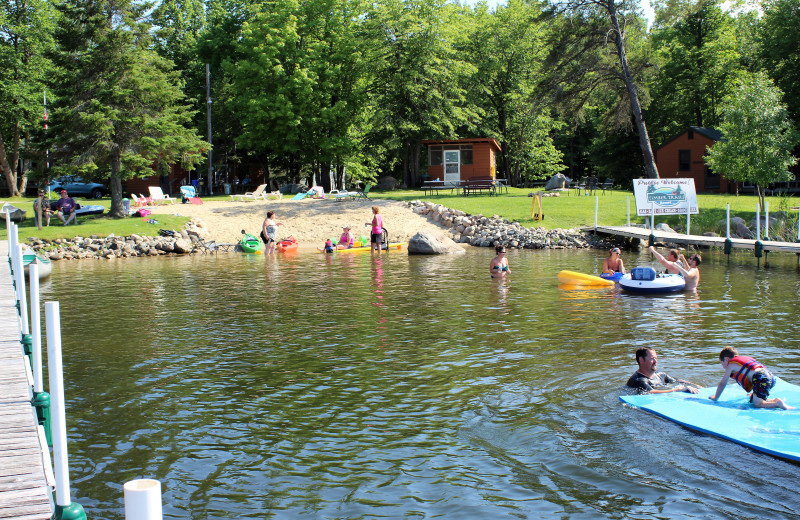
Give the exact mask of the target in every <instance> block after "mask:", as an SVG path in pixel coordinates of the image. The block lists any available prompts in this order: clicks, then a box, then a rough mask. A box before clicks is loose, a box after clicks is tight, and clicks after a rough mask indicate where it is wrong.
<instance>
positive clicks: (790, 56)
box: [758, 0, 800, 124]
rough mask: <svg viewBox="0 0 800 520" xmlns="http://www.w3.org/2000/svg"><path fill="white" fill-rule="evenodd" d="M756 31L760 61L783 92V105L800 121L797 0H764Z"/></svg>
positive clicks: (799, 20) (799, 21)
mask: <svg viewBox="0 0 800 520" xmlns="http://www.w3.org/2000/svg"><path fill="white" fill-rule="evenodd" d="M763 9H764V17H763V19H762V21H761V24H760V27H759V29H760V31H759V33H758V34H759V36H758V40H759V56H760V58H761V64H762V65H763V67H764V70H766V71H767V72H768V74H769V76H770V77H771V78H772V79H773V80H774V81H775V84H776V85H778V87H780V89H781V90H783V92H784V93H785V98H784V99H785V100H786V107H787V108H788V109H789V113H790V115H791V117H792V119H793V120H794V122H795V124H800V30H799V29H798V28H800V2H798V1H797V0H766V1H765V2H764V4H763Z"/></svg>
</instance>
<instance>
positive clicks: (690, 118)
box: [647, 0, 744, 141]
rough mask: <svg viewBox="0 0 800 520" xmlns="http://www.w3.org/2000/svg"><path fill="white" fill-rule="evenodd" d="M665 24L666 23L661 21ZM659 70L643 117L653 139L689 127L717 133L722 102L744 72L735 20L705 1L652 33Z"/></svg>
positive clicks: (713, 0)
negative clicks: (652, 134) (713, 128)
mask: <svg viewBox="0 0 800 520" xmlns="http://www.w3.org/2000/svg"><path fill="white" fill-rule="evenodd" d="M662 18H664V17H662ZM651 40H652V44H653V46H654V48H655V49H656V56H657V58H656V59H657V60H658V61H659V62H660V68H659V71H658V73H657V74H656V76H655V78H654V81H653V85H652V87H651V95H652V97H653V98H654V99H657V100H658V103H653V104H652V105H651V106H650V109H649V110H648V111H647V116H648V120H649V121H650V123H651V127H653V128H655V129H656V130H654V136H656V137H657V138H658V140H660V141H663V140H665V139H667V138H669V137H671V136H673V135H675V134H676V133H678V132H680V131H682V130H683V129H685V128H686V127H687V126H700V127H717V125H719V123H720V119H721V110H720V103H721V102H722V97H723V96H724V95H725V93H726V92H728V91H729V90H730V89H731V88H732V86H733V85H734V83H735V81H736V79H737V77H738V76H739V75H740V74H741V73H743V72H744V68H743V66H742V63H741V61H740V54H739V52H738V50H737V38H736V25H735V21H734V18H733V17H732V16H731V15H729V14H727V13H725V12H724V11H723V10H722V8H721V7H720V2H719V1H718V0H704V1H702V2H700V3H699V5H696V6H694V9H693V10H691V11H689V12H688V13H686V14H685V15H683V16H681V17H679V18H677V19H676V20H675V21H674V22H672V23H671V24H669V25H665V26H662V27H659V28H656V29H654V30H653V32H652V37H651Z"/></svg>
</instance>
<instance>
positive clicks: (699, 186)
mask: <svg viewBox="0 0 800 520" xmlns="http://www.w3.org/2000/svg"><path fill="white" fill-rule="evenodd" d="M720 139H722V134H721V133H720V132H719V131H717V130H714V129H713V128H704V127H701V126H690V127H689V128H687V129H686V130H684V131H683V132H681V133H679V134H678V135H676V136H674V137H673V138H671V139H669V140H667V141H666V142H665V143H664V144H662V145H661V146H659V147H658V149H657V150H656V152H655V155H656V167H657V168H658V174H659V175H660V176H661V178H662V179H669V178H681V179H688V178H693V179H694V188H695V190H697V192H698V193H735V192H736V183H734V182H728V180H727V179H725V178H724V177H723V176H722V175H719V174H717V173H715V172H714V171H712V170H711V169H710V168H709V167H708V166H706V163H705V160H704V159H703V156H704V155H705V154H706V147H711V146H714V143H716V142H717V141H719V140H720Z"/></svg>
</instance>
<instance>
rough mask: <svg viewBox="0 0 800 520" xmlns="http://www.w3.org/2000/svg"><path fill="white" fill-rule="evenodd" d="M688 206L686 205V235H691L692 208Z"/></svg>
mask: <svg viewBox="0 0 800 520" xmlns="http://www.w3.org/2000/svg"><path fill="white" fill-rule="evenodd" d="M690 206H691V205H690V204H687V205H686V234H687V235H691V234H692V208H691V207H690Z"/></svg>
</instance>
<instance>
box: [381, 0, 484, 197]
mask: <svg viewBox="0 0 800 520" xmlns="http://www.w3.org/2000/svg"><path fill="white" fill-rule="evenodd" d="M461 12H462V9H461V8H460V7H459V6H457V5H454V4H450V3H447V2H446V1H445V0H384V1H383V2H380V3H377V4H375V7H374V9H373V10H372V11H371V12H370V14H369V17H368V19H367V22H366V23H367V24H368V28H369V29H370V30H371V31H372V30H374V31H376V32H377V33H378V34H379V37H380V39H381V42H382V44H381V48H382V52H383V53H384V54H383V59H382V60H381V61H380V62H379V63H376V67H377V70H376V72H377V77H378V81H377V82H376V83H375V87H374V96H373V99H372V104H373V107H374V112H373V114H372V116H371V124H370V128H369V130H370V136H369V137H368V140H370V141H371V142H380V143H381V144H382V146H383V147H385V149H386V150H387V151H388V153H389V155H390V156H394V157H396V158H398V161H397V164H398V165H399V168H400V176H401V178H402V179H403V181H404V183H405V184H406V185H408V186H416V185H418V184H419V182H420V181H421V178H420V155H421V142H420V141H421V140H422V139H449V138H456V137H458V135H457V129H459V128H464V127H466V128H470V127H473V128H474V121H475V119H476V111H475V109H474V107H473V106H472V105H471V104H470V103H469V102H468V101H467V88H466V82H467V79H468V78H470V77H471V76H472V74H473V72H474V70H475V68H474V66H473V65H472V64H471V63H469V62H468V61H467V57H466V56H465V55H464V54H463V53H459V52H458V51H457V49H458V48H460V47H463V45H462V44H463V39H464V38H465V36H466V35H467V34H468V27H467V26H466V24H465V18H464V17H462V16H461Z"/></svg>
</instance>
